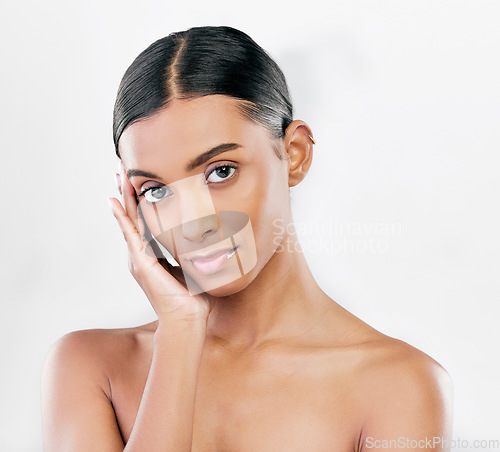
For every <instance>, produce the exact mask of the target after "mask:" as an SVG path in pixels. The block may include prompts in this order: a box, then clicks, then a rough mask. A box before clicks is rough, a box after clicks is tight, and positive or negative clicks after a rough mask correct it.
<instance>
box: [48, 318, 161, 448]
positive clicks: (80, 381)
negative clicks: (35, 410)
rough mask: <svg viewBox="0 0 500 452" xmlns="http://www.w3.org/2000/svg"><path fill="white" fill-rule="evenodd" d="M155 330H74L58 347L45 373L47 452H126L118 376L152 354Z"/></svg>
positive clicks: (52, 351)
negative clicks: (117, 405) (116, 399)
mask: <svg viewBox="0 0 500 452" xmlns="http://www.w3.org/2000/svg"><path fill="white" fill-rule="evenodd" d="M153 331H154V330H153ZM153 331H152V330H151V326H150V325H149V326H148V325H144V326H141V327H137V328H121V329H94V330H81V331H74V332H71V333H68V334H66V335H64V336H63V337H61V338H60V339H59V340H58V341H57V342H56V343H55V344H54V345H53V346H52V348H51V349H50V351H49V353H48V356H47V358H46V359H45V363H44V367H43V374H42V388H41V389H42V422H43V436H44V450H47V451H65V450H110V451H112V450H116V451H118V450H123V441H122V437H121V433H120V430H119V427H118V424H117V420H116V413H115V411H114V407H113V402H112V379H113V375H116V374H120V372H122V373H123V369H124V367H125V366H127V364H129V365H130V362H131V360H136V357H138V356H145V355H146V354H147V353H144V350H146V349H147V344H148V338H151V336H152V334H153ZM149 342H151V341H149Z"/></svg>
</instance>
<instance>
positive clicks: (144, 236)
mask: <svg viewBox="0 0 500 452" xmlns="http://www.w3.org/2000/svg"><path fill="white" fill-rule="evenodd" d="M120 166H121V171H120V173H121V174H120V175H119V176H120V177H119V183H120V182H121V185H119V189H120V192H121V194H122V196H123V201H124V204H125V209H124V208H123V207H122V205H121V203H120V202H119V201H118V200H117V199H116V198H109V199H108V202H109V205H110V207H111V210H112V212H113V215H114V217H115V218H116V220H117V221H118V224H119V226H120V228H121V230H122V232H123V236H124V238H125V241H126V242H127V246H128V251H129V270H130V272H131V273H132V275H133V277H134V278H135V280H136V281H137V282H138V283H139V285H140V286H141V288H142V290H143V291H144V293H145V294H146V296H147V297H148V299H149V301H150V302H151V304H152V306H153V309H154V310H155V312H156V314H157V315H158V320H159V323H160V325H161V324H162V321H163V320H165V321H167V320H170V319H182V320H205V321H206V319H207V318H208V315H209V314H210V311H211V310H212V308H213V301H212V300H211V299H210V298H209V297H207V296H205V295H203V294H199V295H193V296H192V295H190V293H189V291H188V290H187V288H186V286H185V284H183V276H182V272H181V270H180V268H175V267H173V266H171V265H170V264H169V263H168V261H167V260H166V259H165V258H162V257H160V258H157V257H154V255H156V256H158V255H159V254H158V253H160V251H159V249H158V248H157V247H156V249H154V250H153V249H152V246H155V245H156V244H155V243H154V242H153V241H152V240H151V235H150V233H149V230H148V227H147V225H146V224H145V223H144V220H143V219H142V217H141V215H140V214H139V209H138V205H137V201H136V197H135V190H134V187H133V186H132V184H131V183H130V181H129V180H128V177H127V175H126V173H125V170H124V168H123V165H122V164H121V165H120ZM148 247H149V248H150V249H149V250H148ZM153 251H154V252H153Z"/></svg>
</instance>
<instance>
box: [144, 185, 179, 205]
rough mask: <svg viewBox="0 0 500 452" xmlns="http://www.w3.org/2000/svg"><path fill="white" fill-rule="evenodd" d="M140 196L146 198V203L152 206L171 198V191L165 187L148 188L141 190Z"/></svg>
mask: <svg viewBox="0 0 500 452" xmlns="http://www.w3.org/2000/svg"><path fill="white" fill-rule="evenodd" d="M141 195H142V196H144V198H146V201H148V202H150V203H152V204H153V203H155V202H158V201H161V200H162V199H164V198H167V197H169V196H171V195H172V190H171V189H170V188H169V187H168V186H166V185H163V186H161V187H149V188H146V189H145V190H143V191H142V192H141Z"/></svg>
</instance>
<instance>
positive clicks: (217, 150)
mask: <svg viewBox="0 0 500 452" xmlns="http://www.w3.org/2000/svg"><path fill="white" fill-rule="evenodd" d="M238 148H241V144H238V143H222V144H219V145H218V146H215V147H214V148H212V149H210V150H208V151H206V152H204V153H203V154H201V155H199V156H198V157H195V158H194V159H192V160H191V161H190V162H189V163H188V164H187V165H186V171H192V170H193V169H195V168H196V167H198V166H200V165H203V164H204V163H205V162H207V161H208V160H210V159H211V158H212V157H215V156H216V155H219V154H222V153H223V152H228V151H233V150H234V149H238ZM135 176H143V177H147V178H149V179H159V180H162V178H161V177H160V176H157V175H156V174H154V173H151V172H149V171H143V170H140V169H129V170H127V177H128V178H129V179H132V178H133V177H135Z"/></svg>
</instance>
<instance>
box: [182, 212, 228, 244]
mask: <svg viewBox="0 0 500 452" xmlns="http://www.w3.org/2000/svg"><path fill="white" fill-rule="evenodd" d="M181 228H182V235H183V236H184V238H186V239H187V240H191V241H193V242H201V241H203V240H205V239H206V238H207V237H208V236H210V235H212V234H215V233H216V232H217V231H218V230H219V222H218V220H217V215H216V214H212V215H206V216H203V217H200V218H196V219H194V220H190V221H187V222H183V223H182V225H181Z"/></svg>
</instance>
